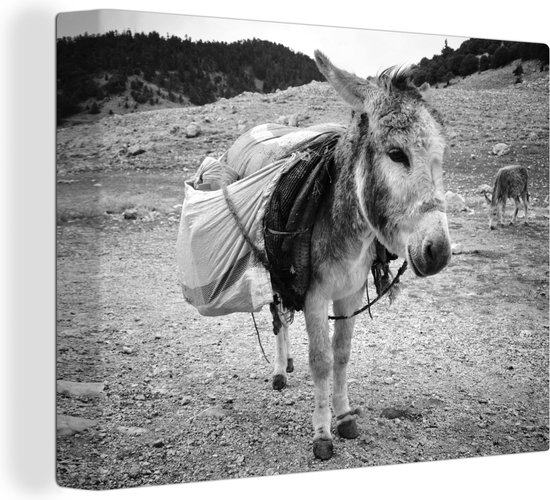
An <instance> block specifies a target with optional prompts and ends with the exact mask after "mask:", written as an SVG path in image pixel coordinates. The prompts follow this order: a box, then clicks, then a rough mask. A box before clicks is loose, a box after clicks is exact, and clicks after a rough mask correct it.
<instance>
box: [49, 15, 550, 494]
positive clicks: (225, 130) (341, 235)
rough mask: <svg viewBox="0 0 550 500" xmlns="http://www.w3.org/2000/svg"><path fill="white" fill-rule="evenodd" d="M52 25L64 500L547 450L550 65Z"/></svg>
mask: <svg viewBox="0 0 550 500" xmlns="http://www.w3.org/2000/svg"><path fill="white" fill-rule="evenodd" d="M56 22H57V40H56V44H57V60H56V64H57V99H56V106H57V134H56V154H57V183H56V186H57V191H56V199H57V221H56V232H57V233H56V244H57V269H56V273H57V341H56V346H57V352H56V355H57V371H56V376H57V377H56V378H57V380H56V388H57V394H56V401H57V438H56V446H57V449H56V457H57V481H58V484H60V485H61V486H67V487H72V488H82V489H116V488H127V487H136V486H143V485H162V484H173V483H190V482H198V481H209V480H219V479H235V478H246V477H260V476H273V475H281V474H289V473H298V472H311V471H326V470H333V469H349V468H359V467H370V466H378V465H387V464H407V463H412V462H428V461H436V460H444V459H465V458H468V457H480V456H490V455H503V454H512V453H525V452H543V451H546V450H548V409H549V408H548V335H549V318H548V276H549V271H548V269H549V267H548V265H549V251H548V237H549V234H548V229H549V227H548V226H549V185H548V183H549V181H548V172H549V164H548V161H549V159H548V151H549V142H548V133H549V123H548V105H549V102H548V96H549V92H548V83H549V79H548V46H547V45H544V44H539V43H533V42H525V41H517V40H516V41H514V40H491V39H486V38H483V37H481V36H480V37H479V38H460V37H456V36H440V35H431V34H414V33H398V32H381V31H375V30H358V29H345V28H334V27H325V26H310V25H299V24H281V23H272V22H262V21H250V20H238V19H222V18H209V17H196V16H195V17H193V16H183V15H170V14H160V13H147V12H128V11H115V10H99V11H88V12H71V13H62V14H60V15H59V16H58V17H57V20H56ZM480 35H482V34H480ZM404 466H405V465H404Z"/></svg>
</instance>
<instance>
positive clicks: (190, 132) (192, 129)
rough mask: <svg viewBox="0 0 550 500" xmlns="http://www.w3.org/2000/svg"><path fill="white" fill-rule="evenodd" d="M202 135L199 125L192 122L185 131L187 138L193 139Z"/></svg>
mask: <svg viewBox="0 0 550 500" xmlns="http://www.w3.org/2000/svg"><path fill="white" fill-rule="evenodd" d="M200 134H201V127H200V125H199V124H198V123H195V122H192V123H190V124H189V125H187V128H186V129H185V137H187V138H188V139H192V138H193V137H198V136H199V135H200Z"/></svg>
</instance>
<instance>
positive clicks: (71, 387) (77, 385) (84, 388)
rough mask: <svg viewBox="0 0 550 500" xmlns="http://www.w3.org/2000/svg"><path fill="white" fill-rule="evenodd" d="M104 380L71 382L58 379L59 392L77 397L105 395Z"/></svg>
mask: <svg viewBox="0 0 550 500" xmlns="http://www.w3.org/2000/svg"><path fill="white" fill-rule="evenodd" d="M104 387H105V384H104V383H103V382H71V381H69V380H58V381H57V392H58V394H67V395H68V396H71V397H75V398H100V397H102V396H103V395H104V393H103V389H104Z"/></svg>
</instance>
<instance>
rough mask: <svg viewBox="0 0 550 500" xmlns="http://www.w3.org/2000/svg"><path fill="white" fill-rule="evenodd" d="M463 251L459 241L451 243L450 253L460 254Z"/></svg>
mask: <svg viewBox="0 0 550 500" xmlns="http://www.w3.org/2000/svg"><path fill="white" fill-rule="evenodd" d="M462 252H463V249H462V244H461V243H453V244H452V245H451V253H452V254H453V255H460V254H461V253H462Z"/></svg>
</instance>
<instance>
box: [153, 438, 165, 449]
mask: <svg viewBox="0 0 550 500" xmlns="http://www.w3.org/2000/svg"><path fill="white" fill-rule="evenodd" d="M162 447H164V441H163V440H162V439H157V440H156V441H155V442H154V443H153V448H162Z"/></svg>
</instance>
